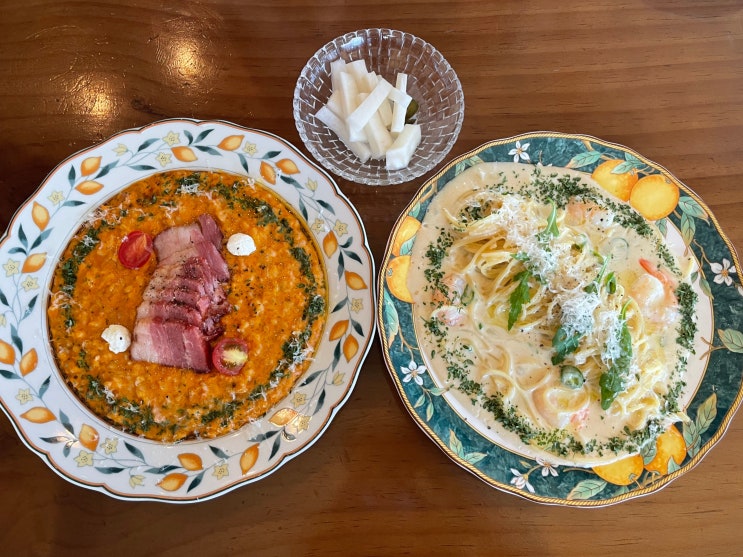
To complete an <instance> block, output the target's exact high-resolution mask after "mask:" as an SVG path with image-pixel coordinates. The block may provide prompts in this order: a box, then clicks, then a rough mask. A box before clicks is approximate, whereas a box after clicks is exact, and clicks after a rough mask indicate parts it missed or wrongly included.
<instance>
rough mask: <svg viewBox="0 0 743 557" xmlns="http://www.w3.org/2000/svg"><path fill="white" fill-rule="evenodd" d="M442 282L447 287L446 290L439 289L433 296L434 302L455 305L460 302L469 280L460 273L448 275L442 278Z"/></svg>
mask: <svg viewBox="0 0 743 557" xmlns="http://www.w3.org/2000/svg"><path fill="white" fill-rule="evenodd" d="M441 282H442V284H443V285H444V286H445V287H446V291H445V292H444V291H441V290H437V291H436V293H435V294H434V296H433V300H434V302H440V303H447V304H454V305H457V304H460V303H461V302H462V294H463V293H464V289H465V288H466V287H467V281H466V280H465V278H464V276H462V275H460V274H451V275H446V276H445V277H444V278H443V279H441Z"/></svg>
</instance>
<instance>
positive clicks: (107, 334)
mask: <svg viewBox="0 0 743 557" xmlns="http://www.w3.org/2000/svg"><path fill="white" fill-rule="evenodd" d="M101 338H102V339H103V340H105V341H106V342H107V343H108V349H109V350H110V351H111V352H113V353H114V354H118V353H119V352H124V351H126V350H127V349H128V348H129V345H130V344H131V343H132V335H131V333H130V332H129V329H127V328H126V327H124V326H123V325H109V326H108V327H106V328H105V329H104V331H103V333H101Z"/></svg>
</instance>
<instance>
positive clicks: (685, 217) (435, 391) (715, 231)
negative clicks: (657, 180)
mask: <svg viewBox="0 0 743 557" xmlns="http://www.w3.org/2000/svg"><path fill="white" fill-rule="evenodd" d="M609 159H620V162H619V163H618V165H619V164H621V165H622V168H621V171H622V172H630V171H634V172H638V173H640V174H645V175H647V174H661V175H663V176H665V177H667V178H668V179H669V180H671V181H673V183H675V184H677V185H678V188H679V191H680V194H681V195H680V199H679V202H678V204H677V205H676V207H675V208H674V210H673V212H672V213H671V214H670V215H669V216H668V217H667V218H664V219H661V220H659V221H657V222H656V223H655V224H656V226H658V227H659V229H660V230H661V232H662V233H665V232H666V231H667V230H668V228H669V227H675V228H676V229H677V232H678V234H679V236H680V237H682V238H683V240H684V243H685V245H686V249H690V250H692V251H693V252H694V256H695V257H696V259H697V260H698V261H700V262H702V266H701V269H700V273H699V274H698V275H697V276H695V277H693V280H694V281H695V288H696V289H697V290H699V291H701V292H703V293H704V294H705V295H707V296H709V298H710V303H712V304H713V311H714V316H713V321H714V323H713V324H714V328H713V330H712V331H711V333H712V335H713V338H709V339H702V343H703V344H705V345H706V348H707V353H705V354H704V357H707V358H708V363H707V368H706V369H704V370H703V373H704V377H703V378H702V381H701V384H700V386H699V388H698V389H697V391H696V393H695V395H694V397H693V399H692V401H691V403H690V405H689V408H688V413H689V416H690V418H691V420H690V422H689V423H683V424H680V425H679V427H678V429H677V433H678V434H679V436H681V437H682V438H683V449H684V450H683V452H682V454H676V455H673V456H671V458H669V460H668V462H667V463H664V469H663V470H662V471H661V472H657V471H654V470H648V469H647V465H648V464H649V463H648V462H646V461H642V462H640V463H637V462H635V463H634V464H633V469H632V470H631V471H630V475H629V476H628V477H626V479H625V480H624V481H621V482H619V481H618V480H616V479H614V478H610V479H613V480H614V481H613V482H612V481H609V480H607V479H605V478H604V477H601V476H599V475H598V474H597V473H596V472H595V471H594V470H592V469H586V468H569V467H560V466H555V465H552V464H550V463H549V462H544V461H542V460H534V459H530V458H528V457H525V456H522V455H518V454H515V453H513V452H510V451H508V450H506V449H504V448H502V447H500V446H498V445H497V444H495V443H493V442H491V441H490V440H488V439H486V438H485V437H483V436H482V435H481V434H480V433H478V432H476V431H475V430H474V429H473V428H472V427H471V426H470V425H469V424H467V423H466V422H465V421H463V420H462V419H461V418H460V417H459V416H457V415H456V413H455V412H453V411H452V409H451V408H450V407H449V406H448V404H447V403H446V402H445V401H444V400H443V399H444V397H443V396H442V395H443V394H444V392H443V389H440V388H438V387H437V386H436V385H435V384H434V383H433V382H432V381H431V378H430V377H429V374H428V373H427V369H426V367H425V365H424V363H425V361H424V359H423V358H422V357H421V355H420V353H419V350H418V342H417V339H416V336H415V331H414V328H413V326H412V304H411V303H410V299H409V294H407V295H406V293H405V292H404V289H403V291H402V292H401V290H400V287H399V285H400V282H402V283H404V276H402V277H401V276H399V275H400V274H402V275H404V273H405V264H404V258H405V257H407V256H409V253H410V250H411V249H412V245H413V243H414V241H415V233H416V231H417V227H418V226H420V221H421V220H422V219H423V216H424V215H425V211H426V209H427V206H428V203H430V201H431V199H432V198H433V197H434V196H435V195H436V193H437V191H438V190H439V189H440V188H442V187H443V186H444V185H445V184H447V183H448V182H449V181H450V180H451V179H452V178H453V177H454V176H456V175H458V174H459V173H460V172H462V171H463V170H465V169H466V168H468V167H470V166H472V165H474V164H477V163H479V162H495V161H502V162H521V163H525V164H543V165H544V166H545V167H546V166H555V167H564V168H571V169H576V170H579V171H584V172H586V173H587V175H589V176H590V174H591V172H592V170H593V169H594V168H595V167H596V166H598V165H599V164H600V163H601V162H603V161H606V160H609ZM733 269H735V270H739V269H740V262H739V259H738V255H737V253H736V250H735V247H734V246H733V245H732V243H731V242H730V240H729V239H728V238H727V237H726V236H725V235H724V233H723V232H722V231H721V230H720V227H719V224H718V222H717V220H716V219H715V218H714V216H713V214H712V212H711V211H710V210H709V208H708V207H707V206H706V205H705V204H704V202H703V201H702V200H701V199H700V198H699V196H698V195H697V194H696V193H694V192H693V191H692V190H691V189H690V188H688V187H687V186H686V185H684V184H683V183H682V182H680V181H679V180H678V179H677V178H675V177H674V176H673V175H672V174H671V173H670V172H668V170H666V169H665V168H664V167H662V166H661V165H659V164H657V163H654V162H652V161H650V160H648V159H646V158H645V157H643V156H642V155H640V154H639V153H637V152H635V151H633V150H632V149H629V148H627V147H625V146H622V145H619V144H616V143H611V142H607V141H604V140H601V139H598V138H595V137H593V136H589V135H583V134H567V133H558V132H549V131H539V132H531V133H524V134H519V135H515V136H511V137H507V138H503V139H498V140H493V141H490V142H487V143H484V144H482V145H480V146H479V147H476V148H475V149H472V150H471V151H469V152H467V153H464V154H463V155H461V156H459V157H457V158H455V159H453V160H451V161H450V162H449V163H448V164H447V165H446V166H444V167H442V168H441V169H440V170H439V171H438V172H437V173H436V174H435V175H434V176H432V177H431V178H430V179H429V180H427V181H426V183H425V184H424V185H423V186H422V187H421V188H420V189H419V191H418V192H417V193H416V195H415V196H414V197H413V199H412V200H411V201H410V203H409V205H408V206H407V207H406V209H405V210H404V211H403V212H402V214H401V215H400V217H399V218H398V220H397V222H396V223H395V225H394V226H393V228H392V232H391V234H390V238H389V241H388V243H387V247H386V250H385V253H384V256H383V258H382V261H381V263H380V265H379V272H378V275H377V292H378V299H377V320H378V322H379V335H380V339H381V342H382V348H383V354H384V360H385V364H386V365H387V368H388V371H389V373H390V375H391V376H392V379H393V381H394V383H395V386H396V388H397V390H398V393H399V395H400V396H401V398H402V400H403V403H404V405H405V407H406V409H407V411H408V413H409V414H410V415H411V417H412V418H413V420H414V421H415V422H416V423H417V424H418V426H419V427H420V428H421V429H422V430H423V431H424V432H425V434H426V435H427V436H428V437H429V438H430V439H431V440H432V441H433V442H434V443H435V444H436V445H437V446H438V447H439V448H440V449H441V450H443V451H444V453H445V454H446V455H447V456H448V457H449V458H451V459H452V460H453V461H454V462H455V463H456V464H458V465H459V466H460V467H462V468H464V469H466V470H468V471H469V472H471V473H472V474H474V475H475V476H477V477H478V478H480V479H481V480H483V481H484V482H486V483H487V484H489V485H491V486H492V487H495V488H496V489H498V490H501V491H504V492H508V493H511V494H514V495H517V496H520V497H523V498H525V499H528V500H531V501H535V502H538V503H543V504H550V505H565V506H572V507H582V508H595V507H602V506H606V505H611V504H615V503H619V502H622V501H626V500H629V499H632V498H635V497H639V496H644V495H648V494H650V493H653V492H656V491H658V490H659V489H661V488H663V487H665V486H666V485H668V484H669V483H670V482H671V481H673V480H674V479H676V478H678V477H680V476H681V475H683V474H685V473H686V472H688V471H689V470H691V469H692V468H694V467H695V466H696V465H697V464H698V463H699V462H700V461H701V460H702V458H703V457H704V456H705V455H706V454H707V453H708V452H709V450H710V449H711V448H712V447H713V446H714V445H715V444H716V443H718V442H719V441H720V439H721V438H722V437H723V435H724V433H725V431H726V430H727V428H728V426H729V424H730V422H731V420H732V418H733V416H734V415H735V413H736V411H737V410H738V408H739V406H740V404H741V401H743V377H742V375H743V319H742V318H741V317H740V316H736V315H735V314H734V313H733V312H732V311H730V309H729V308H730V304H738V305H739V304H740V303H741V299H742V298H743V286H741V283H740V276H739V275H736V273H735V271H733ZM396 272H397V273H398V277H397V278H396V279H394V280H392V277H393V276H394V275H395V273H396ZM396 282H397V285H396V284H395V283H396ZM416 357H417V358H416ZM676 459H678V460H676ZM638 466H639V467H638ZM623 472H626V470H623Z"/></svg>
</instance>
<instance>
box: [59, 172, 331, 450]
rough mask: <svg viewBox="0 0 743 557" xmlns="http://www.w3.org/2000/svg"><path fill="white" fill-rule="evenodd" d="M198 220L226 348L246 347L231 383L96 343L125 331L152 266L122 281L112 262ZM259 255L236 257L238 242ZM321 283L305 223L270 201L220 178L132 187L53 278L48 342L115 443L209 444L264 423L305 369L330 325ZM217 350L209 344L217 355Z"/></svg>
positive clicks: (248, 185) (172, 179) (260, 191)
mask: <svg viewBox="0 0 743 557" xmlns="http://www.w3.org/2000/svg"><path fill="white" fill-rule="evenodd" d="M202 214H208V215H210V216H211V217H213V219H214V220H215V221H216V223H217V225H218V226H219V228H220V229H221V232H222V234H223V236H224V241H223V248H222V250H221V253H222V255H223V256H224V259H225V260H226V262H227V265H228V268H229V272H230V279H229V282H228V283H226V284H225V291H226V294H227V300H228V302H229V305H230V311H229V312H228V313H227V314H226V315H224V316H223V317H222V318H221V325H222V326H223V327H224V333H223V334H222V337H220V338H223V337H228V338H238V339H241V340H242V341H244V342H245V343H247V346H248V359H247V362H246V363H245V365H244V367H243V369H242V370H241V371H240V372H239V373H238V374H236V375H232V376H230V375H225V374H222V373H218V372H216V371H211V372H209V373H197V372H195V371H193V370H190V369H181V368H176V367H169V366H164V365H160V364H153V363H148V362H142V361H134V360H133V359H132V358H131V357H130V354H129V351H128V350H124V351H122V352H119V353H115V352H113V351H112V350H111V349H110V348H109V345H108V343H107V342H106V341H105V340H104V339H103V338H102V337H101V334H102V332H103V331H104V330H105V329H106V328H107V327H109V326H110V325H121V326H123V327H125V328H126V329H128V330H129V331H132V329H133V328H134V325H135V319H136V313H137V307H138V306H139V304H140V303H141V302H142V294H143V292H144V290H145V288H146V287H147V285H148V283H149V281H150V278H151V277H152V273H153V271H154V269H155V267H156V265H157V260H156V259H157V258H156V257H155V256H154V255H153V256H152V257H151V258H150V260H149V261H147V263H145V264H144V266H142V267H140V268H138V269H129V268H127V267H125V266H124V265H122V263H121V262H120V261H119V259H118V257H117V252H118V248H119V246H120V244H121V242H122V239H123V238H124V237H125V236H126V235H127V234H129V233H130V232H133V231H141V232H144V233H146V234H149V235H151V236H152V237H155V236H156V235H157V234H158V233H160V232H161V231H163V230H165V229H167V228H170V227H174V226H180V225H187V224H189V223H193V222H194V221H196V220H197V219H198V217H199V216H200V215H202ZM240 233H241V234H248V235H250V236H251V237H252V238H253V240H254V241H255V245H256V251H254V252H253V253H251V254H250V255H247V256H245V255H239V256H238V255H232V254H231V253H230V252H229V251H228V250H227V249H226V248H225V247H224V244H226V242H227V239H228V238H230V236H232V235H233V234H240ZM326 298H327V292H326V277H325V271H324V267H323V264H322V261H321V258H320V256H319V253H318V250H317V246H316V244H315V242H314V240H313V238H312V236H311V234H310V232H309V230H308V229H307V228H306V224H305V223H304V222H303V220H302V219H301V218H300V217H299V216H298V215H296V214H295V213H294V212H293V211H292V210H291V209H290V208H289V207H288V206H287V204H286V203H285V202H284V201H283V200H282V199H280V198H279V197H278V196H277V195H276V194H274V193H273V192H271V191H270V190H269V189H267V188H265V187H263V186H261V185H259V184H256V183H253V182H252V181H249V180H247V179H246V178H244V177H240V176H236V175H231V174H227V173H220V172H190V171H174V172H164V173H161V174H155V175H153V176H151V177H149V178H147V179H144V180H141V181H139V182H136V183H134V184H133V185H131V186H129V187H128V188H126V189H125V190H123V191H122V192H120V193H119V194H117V195H115V196H114V197H113V198H111V199H110V200H109V201H107V202H106V203H104V204H103V205H101V206H100V207H99V208H98V209H96V210H95V211H94V213H93V214H91V215H90V216H89V218H88V220H87V221H86V222H85V223H84V224H83V225H82V226H81V227H80V229H79V230H78V231H77V232H76V233H75V235H74V236H73V238H72V239H71V241H70V242H69V244H68V246H67V248H66V249H65V251H64V253H63V255H62V257H61V258H60V262H59V264H58V265H57V268H56V270H55V274H54V278H53V282H52V286H51V294H50V298H49V306H48V318H49V334H50V338H51V345H52V349H53V352H54V355H55V358H56V361H57V364H58V367H59V370H60V372H61V374H62V375H63V377H64V379H65V380H66V382H67V384H68V385H69V386H70V388H71V389H72V390H73V391H74V392H75V394H76V395H77V396H78V398H79V399H80V400H81V401H83V402H84V403H85V404H86V405H87V406H88V408H90V409H91V410H92V411H93V412H94V413H95V414H96V415H98V416H99V417H101V418H103V419H105V420H106V421H108V422H109V423H111V424H113V425H114V426H116V427H118V428H120V429H121V430H122V431H124V432H127V433H131V434H134V435H139V436H143V437H146V438H148V439H153V440H158V441H162V442H174V441H178V440H182V439H189V438H213V437H216V436H219V435H223V434H225V433H228V432H230V431H233V430H235V429H237V428H239V427H241V426H243V425H244V424H246V423H248V422H250V421H251V420H254V419H257V418H259V417H261V416H262V415H263V414H265V413H266V411H267V410H268V409H269V408H271V407H272V406H273V405H275V404H276V403H277V402H279V401H280V400H281V399H282V398H284V397H285V396H286V395H287V393H288V392H289V391H290V389H291V388H292V386H293V385H294V383H295V382H296V380H297V379H298V378H299V377H300V376H301V375H302V374H303V372H304V371H305V370H306V369H307V367H308V366H309V365H310V362H311V359H312V355H313V352H314V350H315V348H316V347H317V345H318V343H319V341H320V337H321V335H322V329H323V326H324V323H325V320H326V310H327V302H326ZM218 341H219V338H218V339H215V340H214V341H213V343H216V342H218Z"/></svg>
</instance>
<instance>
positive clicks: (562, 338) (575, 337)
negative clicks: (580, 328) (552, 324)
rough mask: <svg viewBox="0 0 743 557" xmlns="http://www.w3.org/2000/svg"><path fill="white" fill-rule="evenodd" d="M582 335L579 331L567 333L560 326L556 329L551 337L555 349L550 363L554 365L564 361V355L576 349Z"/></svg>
mask: <svg viewBox="0 0 743 557" xmlns="http://www.w3.org/2000/svg"><path fill="white" fill-rule="evenodd" d="M582 336H583V335H581V334H579V333H573V334H572V335H568V333H567V332H566V331H565V328H564V327H562V326H561V327H560V328H559V329H557V332H556V333H555V336H554V337H552V347H553V348H554V349H555V354H554V355H553V356H552V363H553V364H554V365H557V364H559V363H562V362H564V361H565V356H567V355H568V354H572V353H573V352H575V351H576V350H578V346H579V345H580V339H581V337H582Z"/></svg>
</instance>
